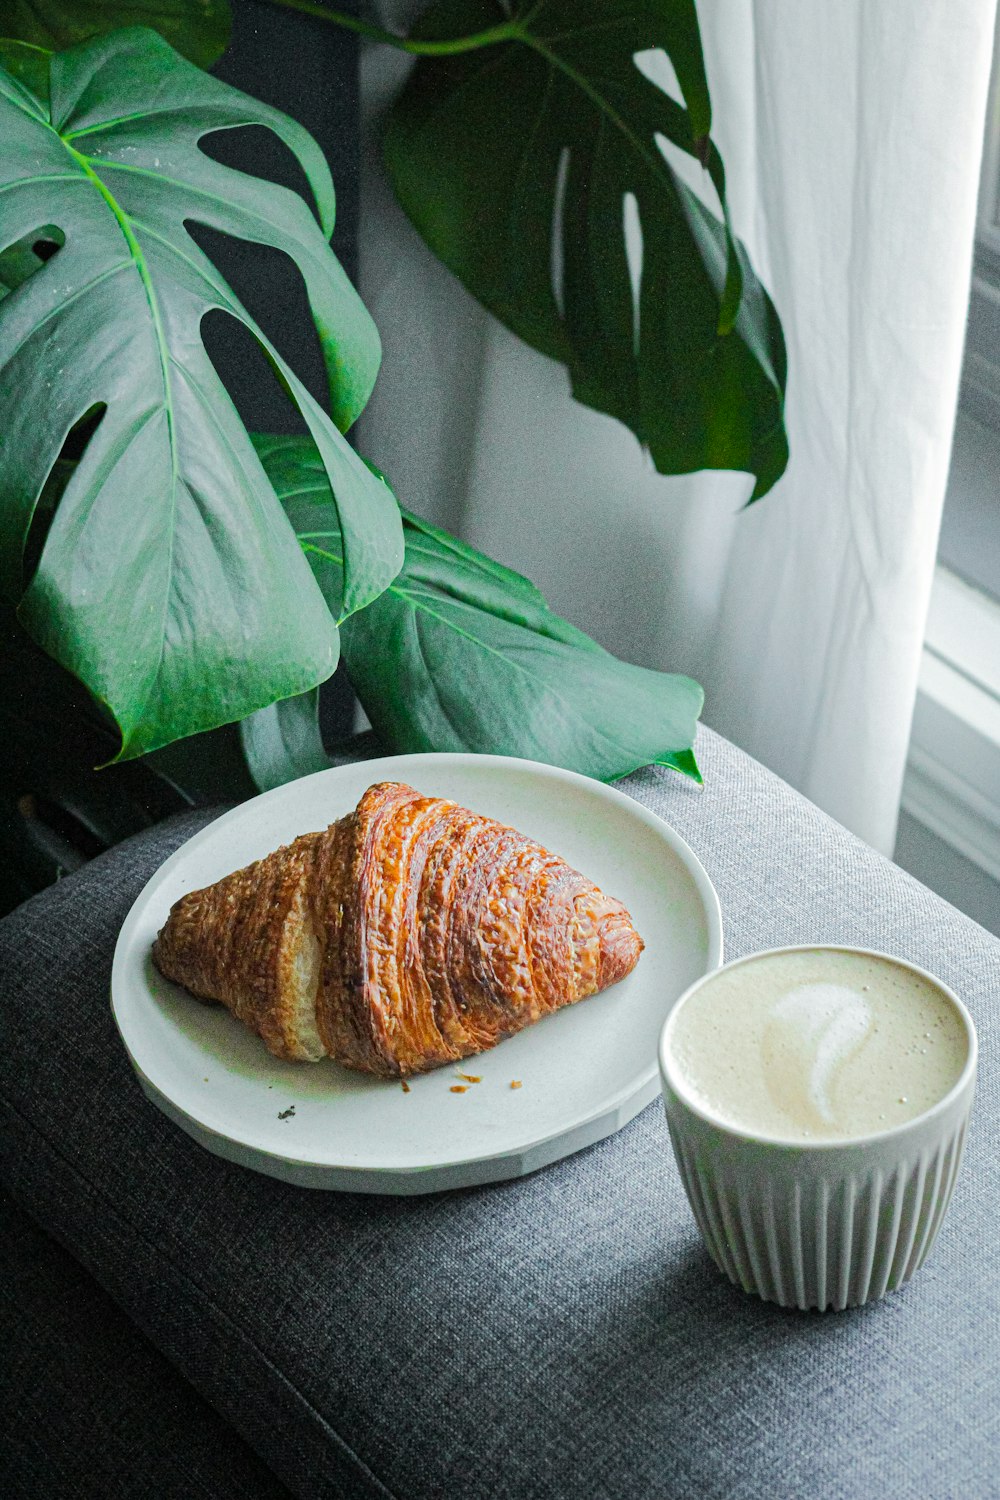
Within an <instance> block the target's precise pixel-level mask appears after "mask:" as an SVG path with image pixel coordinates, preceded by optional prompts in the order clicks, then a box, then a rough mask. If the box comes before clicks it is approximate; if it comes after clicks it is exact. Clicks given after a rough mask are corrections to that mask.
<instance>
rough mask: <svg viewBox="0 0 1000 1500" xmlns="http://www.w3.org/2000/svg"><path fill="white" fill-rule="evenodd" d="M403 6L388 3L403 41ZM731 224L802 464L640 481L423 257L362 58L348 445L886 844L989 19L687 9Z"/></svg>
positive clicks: (769, 6)
mask: <svg viewBox="0 0 1000 1500" xmlns="http://www.w3.org/2000/svg"><path fill="white" fill-rule="evenodd" d="M419 9H420V7H419V6H415V5H413V4H406V5H399V4H387V5H383V6H382V7H381V10H382V19H383V21H384V22H385V23H386V24H392V25H396V26H405V25H406V23H407V20H408V19H409V17H410V16H411V15H412V14H413V13H414V12H415V11H416V10H419ZM699 18H700V21H701V26H702V33H703V39H704V43H705V51H706V59H707V65H708V74H709V82H710V85H711V89H712V99H713V108H714V124H713V134H714V135H715V138H716V140H717V141H718V143H719V146H720V149H721V150H722V153H723V156H724V159H725V162H726V169H727V183H728V187H729V193H730V201H731V209H732V216H733V221H734V224H735V227H736V230H737V232H738V233H739V235H740V237H741V238H742V239H743V240H744V241H745V243H746V245H747V248H748V249H749V252H750V255H751V258H752V259H753V261H754V264H755V266H756V267H757V270H758V272H759V273H760V275H761V276H762V278H763V280H764V282H765V284H766V285H767V286H768V288H769V290H770V291H771V294H772V296H773V297H774V299H775V302H776V305H777V307H778V310H779V313H780V315H781V318H782V321H783V325H784V328H785V334H786V339H787V341H788V348H789V384H788V427H789V436H790V442H791V454H792V456H791V461H790V464H789V468H788V471H787V473H786V474H785V476H784V478H783V479H782V480H781V481H780V483H779V484H778V485H777V486H776V488H775V489H774V490H773V491H772V492H771V493H770V494H769V495H767V496H766V497H765V498H764V499H763V500H761V501H760V502H758V503H757V504H755V505H754V506H752V507H750V508H749V509H744V508H743V505H744V502H745V500H746V497H747V495H748V494H749V490H750V481H749V479H748V478H747V477H746V476H744V475H737V474H716V473H702V474H697V475H691V476H686V477H683V478H666V477H663V476H661V475H658V474H656V473H655V472H654V471H653V470H652V468H651V465H650V464H649V461H648V459H647V458H646V457H645V455H644V454H643V453H642V452H641V451H640V449H639V447H638V445H637V444H636V442H635V440H634V438H633V437H632V436H631V434H630V433H628V432H627V431H626V430H624V429H623V428H621V427H620V426H619V425H618V424H616V423H615V422H613V421H612V420H611V419H610V418H607V417H604V416H601V415H599V414H597V413H594V412H592V411H589V410H587V409H586V408H583V407H580V406H578V405H576V404H574V403H573V402H572V400H571V398H570V395H569V385H568V378H567V376H566V373H565V371H564V370H563V369H562V368H561V367H560V366H557V365H555V364H553V363H552V362H551V361H549V360H547V359H545V358H544V357H543V356H541V355H539V354H537V353H535V352H534V351H533V350H531V349H529V348H527V347H526V346H524V345H523V344H520V343H519V342H518V341H517V340H516V339H515V338H514V337H513V336H512V335H510V334H508V333H507V332H506V330H505V329H503V328H501V327H500V326H499V325H498V324H496V323H495V322H494V321H493V320H492V319H490V318H489V317H488V316H487V315H486V314H485V313H483V312H482V310H481V309H480V308H479V307H478V305H477V304H476V303H475V302H474V301H473V300H472V299H471V298H470V297H469V296H468V294H467V293H466V292H465V291H464V290H463V289H462V288H461V287H460V286H459V285H458V284H457V282H455V281H454V279H453V278H452V277H451V276H450V274H449V273H448V272H447V271H445V270H444V269H443V267H441V266H440V264H439V263H438V262H436V261H435V259H434V257H433V256H431V254H430V253H429V252H428V251H427V250H426V249H425V248H424V246H423V245H422V243H421V242H420V240H419V239H418V237H417V235H416V234H415V232H414V231H413V230H412V229H411V228H410V226H409V224H408V223H407V221H406V220H405V219H404V217H403V215H402V214H401V212H400V211H399V209H398V208H397V207H396V205H395V204H394V202H393V201H392V199H391V195H390V193H389V190H388V188H387V186H386V184H385V181H384V177H383V176H382V174H381V170H380V168H379V165H378V154H377V145H376V138H377V121H378V116H379V113H380V111H381V109H382V108H383V107H384V103H385V100H386V98H387V97H388V96H389V94H391V92H392V90H393V89H394V88H395V87H396V86H397V84H398V82H399V80H400V79H401V77H402V76H403V73H404V71H405V67H406V66H407V60H406V59H405V58H401V57H400V56H399V55H389V54H388V52H387V49H373V50H371V51H369V52H367V53H366V55H365V57H364V60H363V68H362V92H363V100H364V105H365V111H366V129H367V145H366V162H365V173H364V177H363V199H362V226H361V278H362V292H363V295H364V296H365V299H366V301H367V303H368V305H369V307H370V308H371V310H372V312H373V313H374V316H375V319H376V321H377V323H378V324H379V327H380V330H381V332H382V337H383V343H384V346H385V364H384V369H383V375H382V376H381V377H380V382H379V386H378V388H377V390H376V395H375V397H374V399H373V402H372V405H371V407H370V408H369V412H368V413H366V416H365V418H364V419H363V430H362V433H361V438H360V441H361V446H362V448H363V450H364V451H365V452H366V453H367V454H368V455H369V456H370V457H371V458H372V459H373V460H374V461H375V462H376V463H379V464H380V465H381V466H382V467H384V468H385V469H386V471H387V472H388V473H389V475H390V477H391V478H392V480H393V482H394V484H395V486H396V488H397V491H398V493H399V494H400V496H401V498H402V499H403V500H404V502H405V503H406V504H408V505H409V506H411V507H412V508H413V509H415V510H418V511H421V512H423V513H424V514H426V515H428V516H429V517H431V518H433V519H436V520H438V521H440V522H441V523H442V524H444V525H446V526H449V527H451V528H452V529H453V530H456V531H460V532H461V533H462V534H463V535H464V536H466V537H467V538H468V540H469V541H471V542H473V543H474V544H475V545H477V546H480V547H482V548H483V549H484V550H485V551H487V552H490V553H491V554H492V555H493V556H495V557H497V558H499V559H500V560H501V561H503V562H505V563H507V564H508V565H510V566H512V567H514V568H517V569H519V570H520V571H521V572H524V573H526V574H528V575H529V576H530V577H531V578H533V579H534V581H535V582H536V583H538V584H539V586H540V587H541V588H542V589H543V590H544V591H545V592H546V593H547V595H548V597H549V599H550V601H551V603H552V604H553V606H554V607H555V608H556V609H558V610H559V611H560V612H561V613H563V614H565V615H567V616H568V617H569V618H570V619H572V620H573V621H574V622H575V623H577V624H578V625H580V626H582V627H583V628H584V629H586V630H588V631H589V632H590V633H591V634H592V635H594V636H596V637H597V639H599V640H600V641H601V642H602V643H603V644H604V645H606V646H607V647H609V649H611V650H613V651H615V652H616V653H617V654H619V655H621V656H625V657H628V658H629V659H631V660H633V661H638V662H640V663H642V664H643V665H647V666H654V667H659V668H662V669H663V670H670V671H683V672H687V673H689V674H690V675H692V676H695V677H697V678H698V679H699V680H700V681H701V682H702V683H703V684H704V686H705V690H706V706H705V718H706V720H707V721H708V722H709V723H711V724H712V725H713V727H715V728H716V729H718V730H720V731H721V732H722V733H724V734H725V735H727V736H728V737H729V738H730V739H732V740H734V741H735V742H736V743H737V744H739V745H741V746H742V747H743V748H744V749H746V750H748V751H749V752H750V753H751V754H753V755H755V756H757V757H758V758H759V759H760V760H762V761H763V762H764V763H765V764H766V765H768V766H770V767H771V768H772V769H773V770H775V771H777V772H778V773H779V774H780V775H782V776H783V777H785V779H786V780H788V781H790V782H791V783H792V785H793V786H795V787H797V788H798V789H799V790H800V791H802V792H803V793H804V794H805V795H806V796H808V797H810V798H811V799H812V800H813V801H815V802H817V803H818V804H819V805H820V806H821V807H823V808H824V809H825V810H826V811H827V812H829V813H831V814H832V815H833V816H834V817H835V818H837V819H838V820H839V821H841V822H842V823H844V824H846V825H847V826H848V827H849V828H851V829H852V830H853V831H854V832H856V833H858V834H859V835H860V836H861V837H863V838H865V839H866V840H867V841H868V842H869V843H871V844H873V845H875V846H876V847H877V848H880V849H882V850H883V851H884V852H886V853H891V850H892V846H893V843H894V838H895V825H896V816H897V810H898V804H899V795H900V789H901V785H902V777H903V770H904V764H905V759H906V748H907V742H908V738H909V728H910V719H911V715H912V710H913V703H914V699H915V694H916V682H917V672H918V668H919V662H920V653H921V648H922V641H923V634H924V625H925V620H926V613H927V606H928V601H929V596H930V588H931V582H932V578H933V569H934V558H935V551H936V545H937V534H938V528H939V524H940V515H941V506H942V501H943V496H944V489H945V481H946V476H947V466H948V458H949V451H950V445H951V436H952V428H953V422H954V412H955V404H956V398H957V391H958V378H959V367H960V361H961V352H962V342H963V335H964V325H965V316H966V309H967V305H968V294H969V278H970V271H971V258H972V244H973V234H974V227H975V207H976V195H977V188H978V178H979V166H980V157H981V149H982V138H983V129H984V118H985V105H986V92H987V84H988V79H989V70H990V59H991V51H992V38H993V26H994V20H995V0H925V3H924V4H922V5H921V6H919V7H917V8H914V7H913V5H912V4H911V3H909V0H878V3H877V4H872V3H871V0H838V3H837V4H836V5H830V4H829V3H826V0H795V3H792V0H755V3H747V0H712V3H711V4H710V5H708V4H704V3H703V4H702V5H701V6H700V7H699Z"/></svg>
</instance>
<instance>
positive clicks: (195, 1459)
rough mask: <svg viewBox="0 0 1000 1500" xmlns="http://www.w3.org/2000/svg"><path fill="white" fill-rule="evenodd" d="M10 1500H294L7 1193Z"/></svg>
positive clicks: (0, 1380) (2, 1262)
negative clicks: (146, 1499) (150, 1498)
mask: <svg viewBox="0 0 1000 1500" xmlns="http://www.w3.org/2000/svg"><path fill="white" fill-rule="evenodd" d="M0 1271H2V1274H0V1319H2V1322H3V1327H4V1330H5V1334H4V1345H3V1360H2V1363H0V1409H2V1410H3V1411H4V1413H5V1415H6V1420H5V1422H4V1439H3V1458H2V1460H0V1473H2V1493H3V1495H4V1496H5V1500H145V1497H147V1496H155V1497H156V1500H288V1496H289V1491H288V1490H287V1489H286V1488H285V1486H284V1485H283V1484H281V1483H279V1481H278V1480H277V1479H276V1478H275V1476H274V1475H273V1474H272V1473H271V1471H270V1470H269V1469H267V1468H266V1467H265V1465H264V1464H263V1463H262V1462H261V1461H260V1459H259V1458H258V1457H257V1456H256V1454H255V1453H252V1452H251V1451H250V1449H249V1448H248V1447H247V1446H246V1444H245V1443H243V1442H241V1441H240V1439H239V1438H238V1437H237V1436H236V1434H235V1432H234V1431H233V1430H232V1428H231V1427H230V1426H229V1425H228V1423H227V1422H225V1421H224V1419H223V1418H222V1417H220V1416H219V1415H218V1413H217V1412H215V1411H213V1410H212V1408H211V1407H210V1406H209V1405H208V1404H207V1403H206V1402H205V1401H203V1400H202V1399H201V1397H200V1396H198V1395H196V1393H195V1391H194V1390H193V1388H192V1387H191V1386H190V1385H189V1384H188V1382H187V1381H186V1380H185V1379H184V1378H183V1376H181V1375H179V1374H178V1373H177V1371H176V1370H174V1369H173V1368H172V1367H171V1366H170V1365H169V1364H168V1363H167V1361H166V1360H165V1359H164V1358H163V1356H162V1354H159V1353H158V1352H157V1350H155V1349H154V1348H153V1346H152V1345H151V1344H150V1343H149V1342H148V1341H147V1340H146V1339H144V1338H142V1337H141V1336H140V1335H139V1334H138V1333H137V1331H136V1328H135V1325H134V1324H133V1323H132V1322H131V1321H130V1320H129V1319H128V1318H127V1317H126V1316H125V1315H124V1313H123V1312H122V1311H121V1310H120V1308H118V1307H117V1306H116V1305H115V1303H114V1302H112V1301H111V1299H110V1297H108V1296H107V1295H106V1293H104V1292H102V1291H101V1289H100V1287H98V1286H97V1285H96V1284H95V1282H94V1281H93V1279H92V1278H91V1277H90V1276H88V1275H87V1273H86V1271H84V1270H83V1269H82V1268H81V1267H80V1266H79V1265H78V1264H77V1262H76V1261H75V1260H74V1259H73V1258H72V1256H70V1255H68V1254H67V1253H66V1251H65V1250H63V1249H62V1248H61V1247H60V1246H59V1245H57V1244H56V1243H55V1242H54V1241H53V1240H51V1239H49V1237H48V1235H45V1234H43V1233H42V1232H41V1230H39V1229H38V1228H37V1227H36V1226H35V1224H34V1223H33V1221H32V1220H31V1219H30V1218H28V1216H27V1215H26V1214H25V1213H23V1212H21V1211H20V1210H19V1209H18V1208H17V1206H16V1205H15V1204H13V1203H11V1202H10V1200H9V1199H7V1198H6V1197H5V1196H4V1195H2V1194H0Z"/></svg>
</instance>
